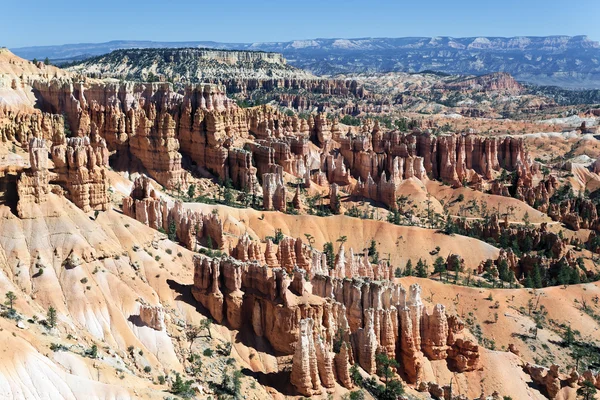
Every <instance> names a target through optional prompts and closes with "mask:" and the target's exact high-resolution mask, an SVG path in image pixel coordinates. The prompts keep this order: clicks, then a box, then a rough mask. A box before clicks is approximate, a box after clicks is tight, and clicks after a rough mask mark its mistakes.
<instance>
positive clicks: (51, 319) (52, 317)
mask: <svg viewBox="0 0 600 400" xmlns="http://www.w3.org/2000/svg"><path fill="white" fill-rule="evenodd" d="M46 319H47V320H48V326H49V327H50V328H54V327H55V326H56V309H55V308H54V307H52V306H50V308H48V313H47V314H46Z"/></svg>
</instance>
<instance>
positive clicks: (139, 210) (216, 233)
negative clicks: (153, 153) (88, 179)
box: [123, 175, 225, 250]
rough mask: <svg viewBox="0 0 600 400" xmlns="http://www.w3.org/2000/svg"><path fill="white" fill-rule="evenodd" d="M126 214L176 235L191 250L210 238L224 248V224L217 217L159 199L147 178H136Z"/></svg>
mask: <svg viewBox="0 0 600 400" xmlns="http://www.w3.org/2000/svg"><path fill="white" fill-rule="evenodd" d="M123 214H125V215H127V216H129V217H131V218H134V219H136V220H138V221H140V222H141V223H143V224H145V225H148V226H150V227H151V228H153V229H157V230H159V229H163V230H164V231H165V232H167V233H169V234H170V235H173V234H175V236H176V238H177V239H179V240H180V241H181V242H182V243H183V244H184V245H185V246H186V247H187V248H188V249H190V250H195V249H196V246H197V244H199V243H200V242H201V241H203V240H204V241H205V242H207V241H208V239H209V238H210V242H212V247H215V248H220V249H221V248H223V246H224V244H225V239H224V237H223V223H222V221H221V219H220V218H219V215H218V214H213V213H211V214H208V215H206V214H203V213H201V212H196V211H192V210H190V209H187V208H184V206H183V203H181V202H180V201H176V202H175V203H172V202H170V201H167V200H163V199H161V198H159V197H158V194H157V193H156V191H155V190H154V188H153V187H152V184H151V183H150V180H149V179H148V178H147V177H145V176H144V175H141V176H139V177H138V178H136V180H135V182H134V185H133V189H132V191H131V194H130V196H129V197H125V198H123ZM173 230H174V231H173ZM206 244H207V243H206Z"/></svg>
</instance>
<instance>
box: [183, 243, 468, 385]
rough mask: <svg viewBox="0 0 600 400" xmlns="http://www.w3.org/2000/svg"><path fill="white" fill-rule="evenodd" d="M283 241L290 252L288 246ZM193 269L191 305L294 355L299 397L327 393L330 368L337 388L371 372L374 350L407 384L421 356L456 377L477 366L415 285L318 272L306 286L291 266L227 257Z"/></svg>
mask: <svg viewBox="0 0 600 400" xmlns="http://www.w3.org/2000/svg"><path fill="white" fill-rule="evenodd" d="M286 243H289V244H286V245H285V247H286V248H287V249H291V247H292V243H294V241H293V240H292V239H290V240H288V241H287V242H286ZM286 252H287V250H286ZM288 256H289V252H288ZM288 256H286V257H288ZM283 258H285V257H283V254H282V257H281V259H283ZM194 265H195V273H194V287H193V289H192V293H193V295H194V297H195V298H196V300H198V301H199V302H200V303H201V304H202V305H203V306H204V307H206V308H207V309H208V310H209V311H210V313H211V315H212V317H213V318H214V319H215V320H216V321H218V322H219V323H223V324H228V325H230V326H231V327H232V328H234V329H240V328H241V327H242V326H250V327H252V329H253V331H254V333H255V334H256V335H257V336H260V337H264V338H265V339H266V340H267V341H268V342H269V343H270V344H271V346H272V347H273V348H274V350H275V351H276V352H278V353H280V354H288V355H291V354H295V356H294V367H293V369H292V375H293V376H294V377H295V378H294V382H296V383H295V384H296V386H297V387H298V389H299V391H300V393H303V394H305V395H308V393H316V392H315V391H316V390H317V389H315V387H316V386H317V382H320V384H321V385H323V386H325V387H328V385H329V384H330V382H331V380H330V377H331V376H332V375H333V372H332V371H333V370H334V366H335V370H336V371H339V372H338V375H340V374H341V378H340V377H339V376H338V379H339V380H340V381H341V382H342V383H343V384H344V385H350V383H349V382H348V379H347V373H346V372H344V371H346V370H347V365H348V364H350V363H355V362H356V363H358V364H359V365H360V366H361V368H363V369H364V370H365V371H366V372H368V373H375V371H376V363H375V356H376V354H377V353H378V352H384V353H386V354H388V355H389V356H390V357H393V358H396V359H398V360H399V361H400V364H401V365H402V371H403V372H404V373H405V375H406V376H407V379H408V380H409V381H410V382H417V381H418V380H419V379H420V378H421V376H422V365H423V363H424V362H425V355H426V356H427V357H429V358H430V359H434V360H438V359H447V360H448V363H449V365H450V366H451V367H452V368H454V369H456V370H457V371H461V372H462V371H469V370H473V369H474V368H476V366H477V361H478V358H479V353H478V346H477V345H476V344H474V343H473V342H472V341H471V340H470V339H468V338H467V337H466V336H465V335H464V332H463V330H464V324H462V322H460V320H459V319H458V318H456V317H455V316H446V314H445V310H444V308H443V306H437V307H436V308H434V310H433V312H432V313H431V314H429V313H426V312H425V310H424V306H423V303H422V301H421V298H420V288H419V287H418V285H412V286H411V287H410V289H409V290H408V291H406V290H405V289H404V288H403V287H402V286H399V285H396V284H393V283H391V282H389V281H363V280H361V279H358V278H352V279H347V278H346V279H339V278H335V277H331V276H326V275H321V274H315V275H314V276H313V277H312V278H311V279H310V283H309V282H308V281H307V279H308V278H307V273H306V271H305V270H303V269H299V268H296V269H294V270H293V271H292V272H291V275H290V273H288V272H286V271H285V270H283V269H281V268H271V267H268V266H265V265H260V264H258V263H254V262H241V261H238V260H234V259H230V258H222V259H209V258H206V257H201V256H197V257H196V258H195V259H194ZM308 285H310V286H308ZM311 288H312V289H311ZM306 318H311V319H312V321H313V322H312V325H313V326H312V329H310V331H311V332H310V334H309V333H308V325H306V326H304V325H303V324H305V323H304V322H303V320H304V319H306ZM306 324H310V323H306ZM340 333H341V334H342V335H341V336H340ZM317 335H318V336H319V338H318V339H316V338H317ZM321 340H322V347H321V342H320V341H321ZM311 343H312V345H311ZM298 346H308V347H307V348H301V349H298ZM311 346H312V347H311ZM343 346H345V349H346V350H345V351H347V352H348V353H351V354H352V356H351V357H350V356H348V355H339V356H338V355H335V356H331V355H330V351H329V350H328V349H334V348H335V349H338V348H339V350H337V352H338V353H341V351H342V350H341V349H342V347H343ZM313 347H314V348H315V349H316V348H320V350H318V351H316V350H315V354H316V356H315V357H316V359H317V368H316V370H315V368H314V365H313V361H312V359H311V358H310V357H308V356H307V354H309V353H310V351H311V350H310V349H311V348H313ZM423 352H424V353H425V355H424V354H423ZM345 361H346V362H347V363H348V364H345V363H344V362H345Z"/></svg>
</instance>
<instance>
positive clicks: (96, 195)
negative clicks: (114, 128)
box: [52, 135, 110, 212]
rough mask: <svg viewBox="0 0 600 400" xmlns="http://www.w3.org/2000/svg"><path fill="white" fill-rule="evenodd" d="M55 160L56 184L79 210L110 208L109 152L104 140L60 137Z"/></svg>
mask: <svg viewBox="0 0 600 400" xmlns="http://www.w3.org/2000/svg"><path fill="white" fill-rule="evenodd" d="M52 161H53V162H54V167H55V172H56V174H57V179H56V181H57V182H58V183H59V184H60V185H61V186H63V187H64V188H66V190H67V197H68V198H69V199H70V200H71V201H72V202H73V203H75V205H77V207H79V208H81V209H82V210H83V211H85V212H87V211H90V210H106V209H108V207H109V206H110V204H109V199H108V179H107V177H106V168H107V167H108V149H107V148H106V142H105V141H104V140H103V139H98V140H97V142H96V143H91V142H90V138H89V137H87V136H86V137H77V138H68V139H67V138H65V137H64V136H62V135H61V137H59V138H58V139H57V140H56V141H55V143H54V145H53V146H52Z"/></svg>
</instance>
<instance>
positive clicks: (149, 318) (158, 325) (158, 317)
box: [140, 304, 165, 331]
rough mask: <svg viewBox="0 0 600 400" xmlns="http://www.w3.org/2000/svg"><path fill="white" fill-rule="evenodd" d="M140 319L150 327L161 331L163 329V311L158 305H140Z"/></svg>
mask: <svg viewBox="0 0 600 400" xmlns="http://www.w3.org/2000/svg"><path fill="white" fill-rule="evenodd" d="M140 321H141V322H142V323H143V324H144V325H146V326H149V327H150V328H152V329H154V330H157V331H162V330H164V329H165V313H164V310H163V308H162V307H160V306H148V305H144V304H143V305H141V306H140Z"/></svg>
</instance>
